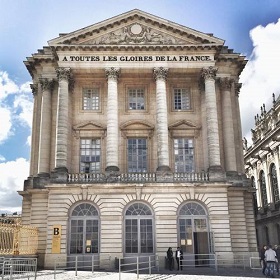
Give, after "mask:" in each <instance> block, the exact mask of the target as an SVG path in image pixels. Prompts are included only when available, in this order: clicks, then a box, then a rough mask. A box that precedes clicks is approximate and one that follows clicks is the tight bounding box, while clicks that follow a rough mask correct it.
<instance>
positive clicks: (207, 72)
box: [201, 66, 218, 80]
mask: <svg viewBox="0 0 280 280" xmlns="http://www.w3.org/2000/svg"><path fill="white" fill-rule="evenodd" d="M217 71H218V68H217V67H213V66H210V67H208V68H202V69H201V77H202V78H203V79H204V80H209V79H212V80H215V77H216V73H217Z"/></svg>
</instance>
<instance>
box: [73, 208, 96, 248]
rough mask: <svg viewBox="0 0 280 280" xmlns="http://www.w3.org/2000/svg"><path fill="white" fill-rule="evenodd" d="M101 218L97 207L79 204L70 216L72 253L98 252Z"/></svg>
mask: <svg viewBox="0 0 280 280" xmlns="http://www.w3.org/2000/svg"><path fill="white" fill-rule="evenodd" d="M98 248H99V219H98V212H97V210H96V208H95V207H94V206H93V205H91V204H89V203H82V204H79V205H78V206H76V207H75V208H74V210H73V211H72V213H71V216H70V250H69V252H70V254H89V253H98V252H99V250H98Z"/></svg>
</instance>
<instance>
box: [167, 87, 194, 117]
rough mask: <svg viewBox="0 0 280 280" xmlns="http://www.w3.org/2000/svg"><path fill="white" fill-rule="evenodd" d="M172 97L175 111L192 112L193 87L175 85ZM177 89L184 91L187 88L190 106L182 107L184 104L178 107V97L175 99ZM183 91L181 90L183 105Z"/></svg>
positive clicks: (172, 105)
mask: <svg viewBox="0 0 280 280" xmlns="http://www.w3.org/2000/svg"><path fill="white" fill-rule="evenodd" d="M171 90H172V94H171V96H172V98H171V108H172V111H173V112H190V111H192V110H193V104H192V93H191V88H190V87H186V86H176V87H175V86H174V87H172V89H171ZM176 90H180V91H183V90H185V91H186V94H187V95H188V99H189V100H188V103H189V107H188V108H186V109H184V108H182V107H183V106H181V109H178V108H176V103H175V102H176V101H175V100H176V99H175V91H176ZM182 99H183V98H182V92H181V104H182V105H183V102H182Z"/></svg>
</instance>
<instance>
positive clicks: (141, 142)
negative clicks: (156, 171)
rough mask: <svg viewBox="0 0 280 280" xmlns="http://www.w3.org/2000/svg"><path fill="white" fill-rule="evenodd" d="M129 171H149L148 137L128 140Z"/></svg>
mask: <svg viewBox="0 0 280 280" xmlns="http://www.w3.org/2000/svg"><path fill="white" fill-rule="evenodd" d="M127 155H128V156H127V164H128V172H147V139H145V138H137V139H135V138H131V139H128V140H127Z"/></svg>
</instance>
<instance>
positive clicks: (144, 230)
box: [125, 202, 154, 254]
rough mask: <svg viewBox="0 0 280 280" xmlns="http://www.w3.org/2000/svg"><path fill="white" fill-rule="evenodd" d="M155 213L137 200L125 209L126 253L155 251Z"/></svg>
mask: <svg viewBox="0 0 280 280" xmlns="http://www.w3.org/2000/svg"><path fill="white" fill-rule="evenodd" d="M153 223H154V221H153V214H152V211H151V209H150V208H149V207H148V206H147V205H146V204H144V203H141V202H137V203H134V204H132V205H130V206H129V207H128V208H127V210H126V211H125V253H133V254H145V253H153V252H154V230H153Z"/></svg>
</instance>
